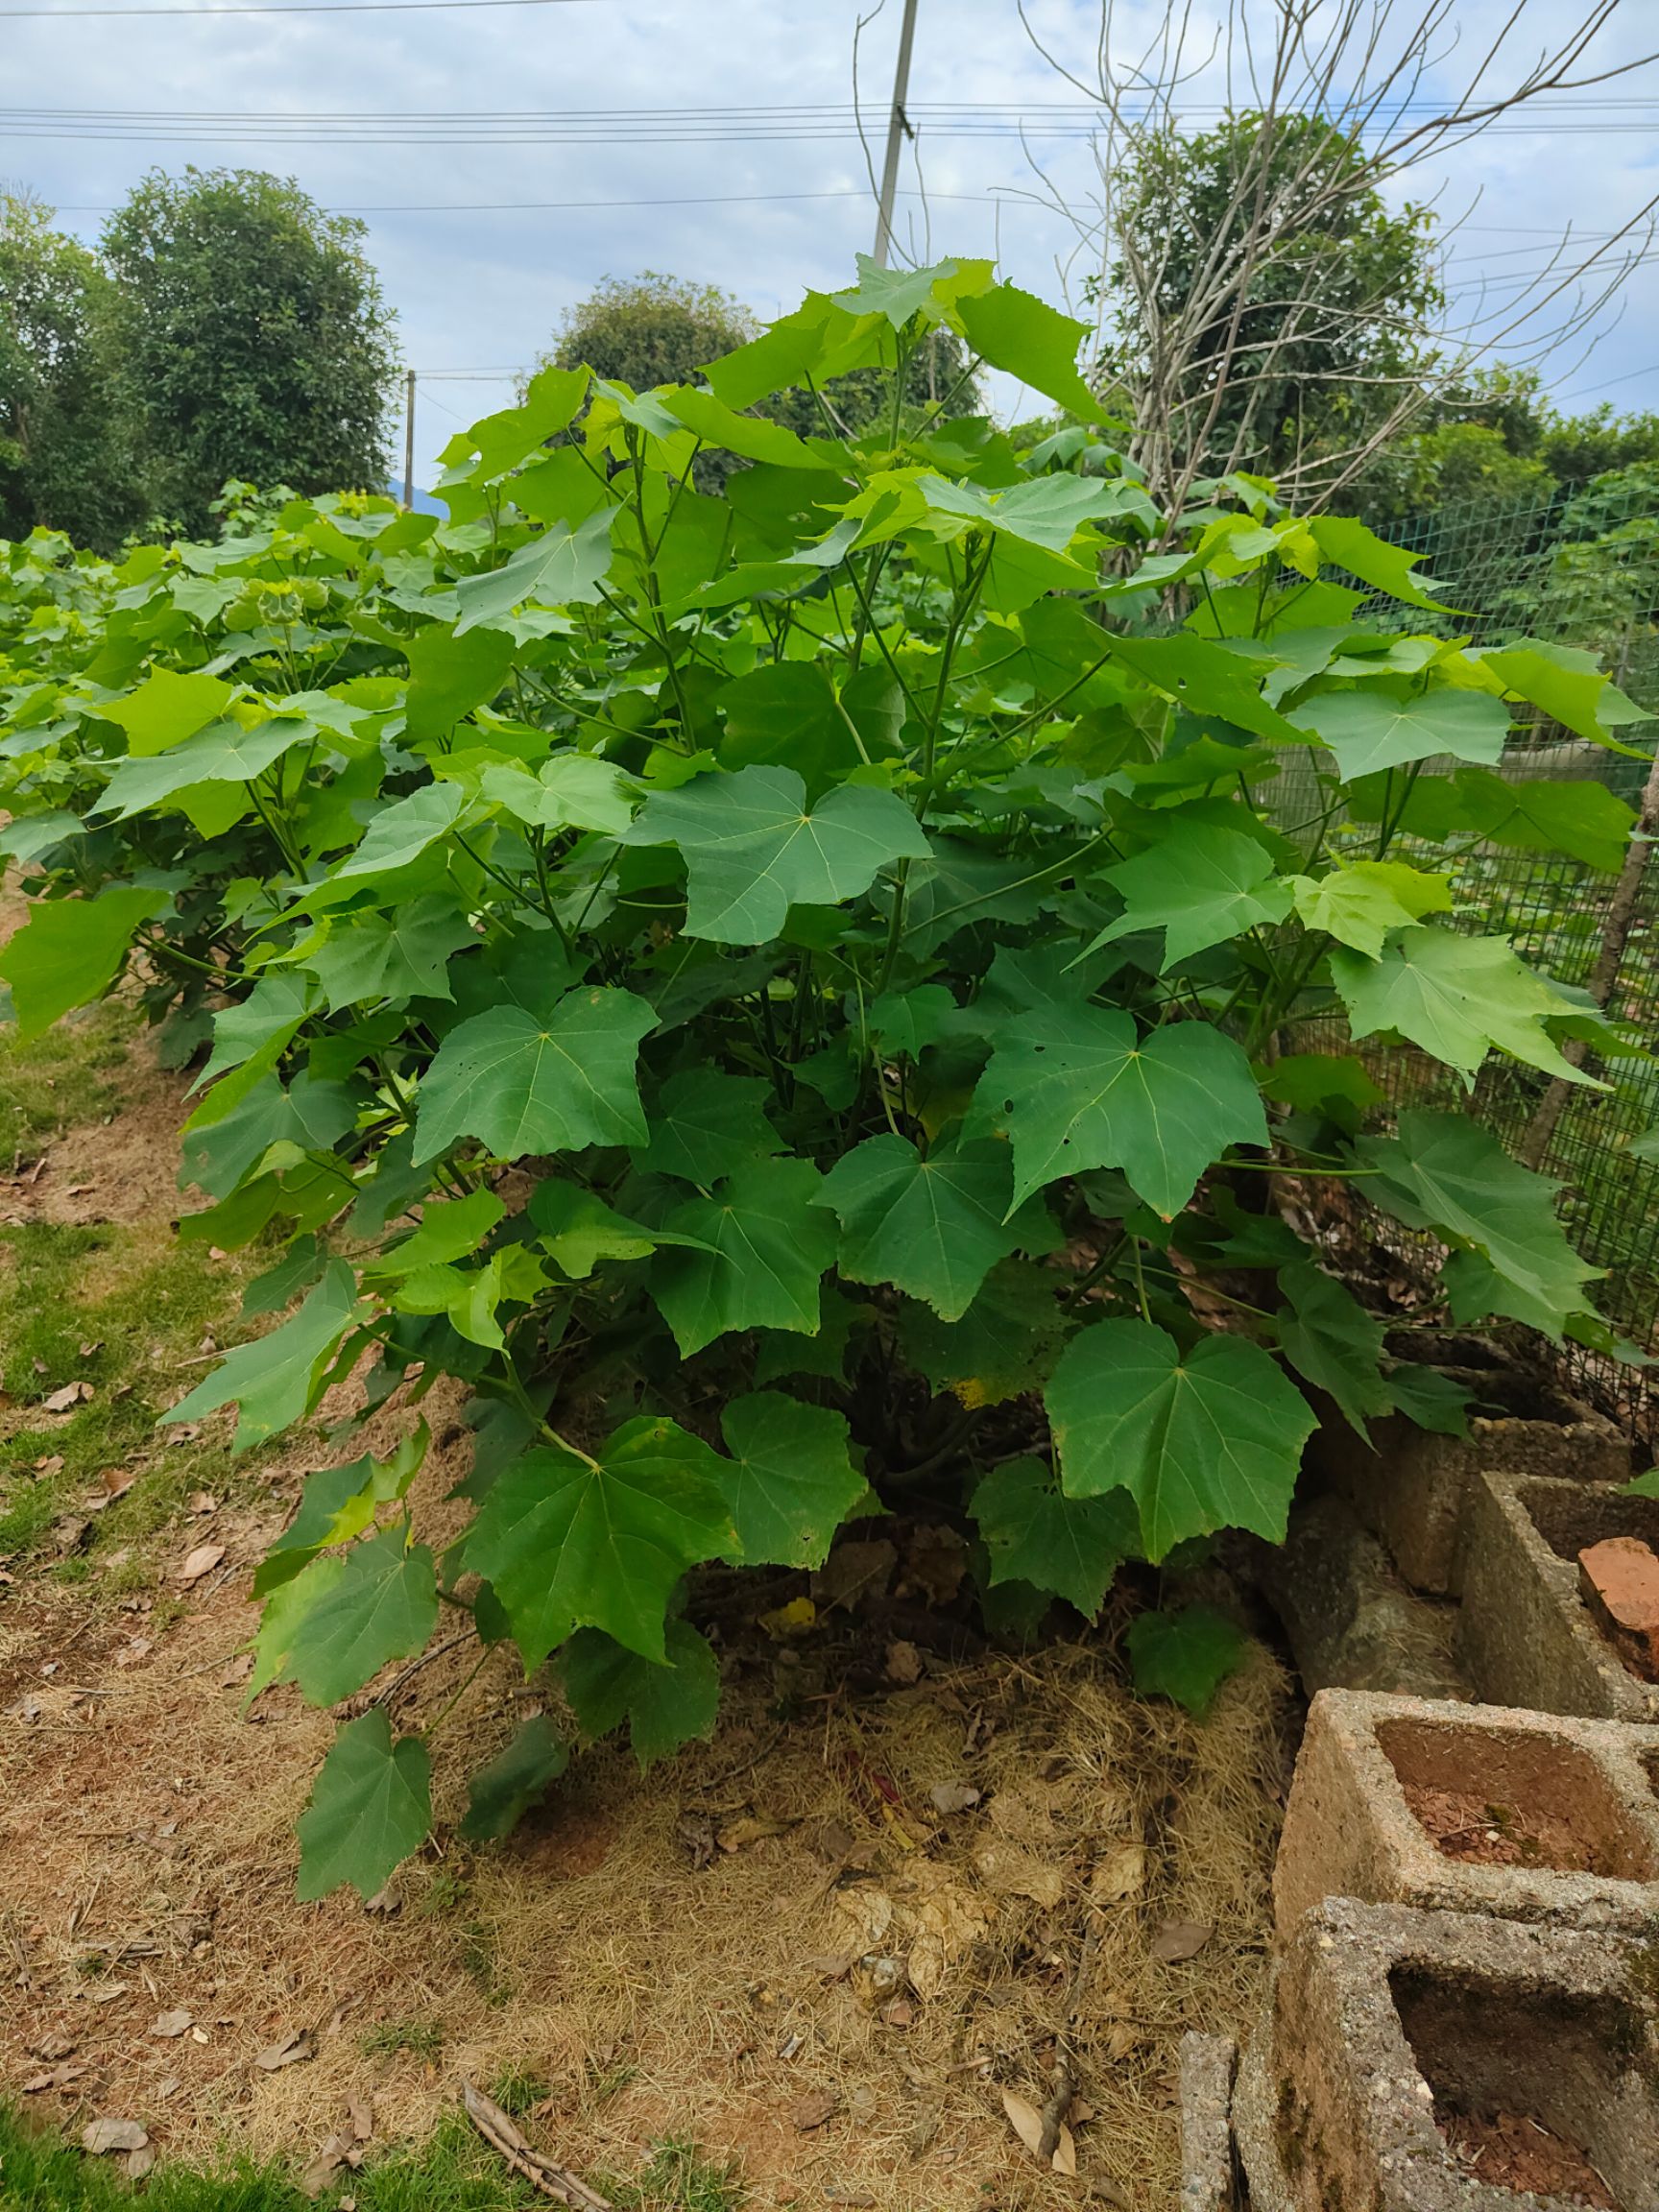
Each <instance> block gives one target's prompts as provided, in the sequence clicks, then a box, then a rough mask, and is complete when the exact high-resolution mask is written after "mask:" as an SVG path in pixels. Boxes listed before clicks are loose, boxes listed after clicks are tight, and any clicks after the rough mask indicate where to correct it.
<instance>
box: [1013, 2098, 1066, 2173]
mask: <svg viewBox="0 0 1659 2212" xmlns="http://www.w3.org/2000/svg"><path fill="white" fill-rule="evenodd" d="M1002 2109H1003V2111H1004V2112H1005V2113H1006V2114H1007V2115H1008V2125H1009V2127H1010V2128H1013V2130H1014V2132H1015V2134H1016V2135H1018V2136H1019V2138H1020V2140H1021V2142H1022V2143H1023V2144H1024V2146H1025V2148H1026V2150H1027V2151H1029V2152H1030V2153H1031V2155H1032V2157H1033V2158H1035V2157H1036V2156H1037V2155H1038V2153H1039V2152H1041V2150H1042V2148H1043V2115H1042V2113H1041V2112H1039V2111H1038V2109H1037V2107H1036V2105H1035V2104H1032V2102H1031V2100H1030V2099H1029V2098H1028V2097H1022V2096H1020V2095H1019V2094H1018V2093H1017V2092H1016V2091H1015V2090H1012V2089H1004V2090H1003V2092H1002ZM1049 2163H1050V2165H1051V2166H1052V2167H1053V2169H1054V2171H1055V2173H1056V2174H1075V2173H1076V2171H1077V2145H1076V2142H1075V2140H1074V2138H1073V2136H1072V2133H1071V2130H1070V2128H1068V2127H1066V2126H1065V2125H1064V2124H1062V2126H1061V2128H1060V2132H1059V2134H1058V2135H1057V2136H1056V2138H1055V2142H1054V2152H1053V2155H1052V2157H1051V2158H1050V2160H1049Z"/></svg>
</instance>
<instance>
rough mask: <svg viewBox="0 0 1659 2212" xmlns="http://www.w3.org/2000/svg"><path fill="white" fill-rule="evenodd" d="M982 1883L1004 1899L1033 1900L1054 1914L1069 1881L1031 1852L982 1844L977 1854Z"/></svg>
mask: <svg viewBox="0 0 1659 2212" xmlns="http://www.w3.org/2000/svg"><path fill="white" fill-rule="evenodd" d="M974 1866H975V1868H976V1869H977V1871H978V1874H979V1879H980V1880H981V1881H982V1882H983V1883H984V1884H985V1886H986V1887H987V1888H988V1889H994V1890H995V1891H996V1892H997V1894H998V1896H1000V1897H1029V1898H1030V1900H1031V1902H1032V1904H1033V1905H1041V1906H1042V1908H1043V1910H1044V1911H1046V1912H1052V1911H1054V1908H1055V1907H1056V1906H1057V1905H1058V1904H1059V1903H1060V1900H1061V1899H1062V1898H1063V1897H1064V1896H1065V1894H1066V1877H1065V1875H1064V1874H1063V1873H1062V1872H1061V1870H1060V1868H1059V1867H1058V1866H1051V1865H1049V1864H1048V1863H1047V1862H1046V1860H1043V1859H1039V1858H1037V1857H1036V1856H1035V1854H1034V1853H1032V1852H1030V1851H1021V1850H1018V1849H1017V1848H1016V1847H1015V1846H1014V1845H1013V1844H1011V1843H982V1844H981V1845H980V1846H979V1848H978V1850H977V1851H975V1852H974Z"/></svg>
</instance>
